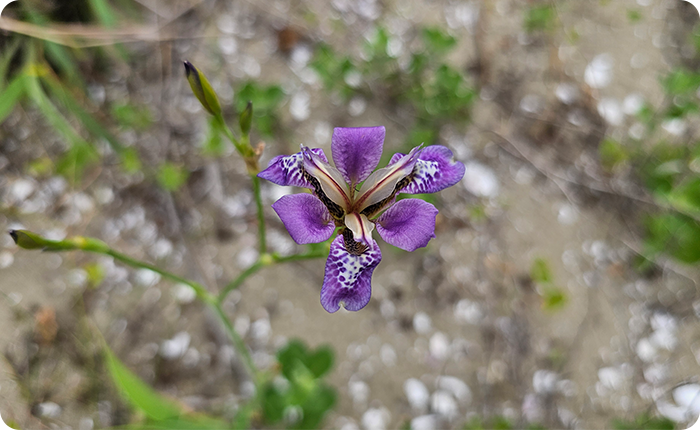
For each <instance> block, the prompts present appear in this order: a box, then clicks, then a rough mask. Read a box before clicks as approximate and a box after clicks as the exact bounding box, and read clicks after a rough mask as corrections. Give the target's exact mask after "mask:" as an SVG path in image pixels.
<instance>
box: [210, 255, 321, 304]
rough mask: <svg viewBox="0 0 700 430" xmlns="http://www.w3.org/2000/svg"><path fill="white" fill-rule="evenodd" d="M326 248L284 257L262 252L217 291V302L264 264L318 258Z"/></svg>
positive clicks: (222, 299) (221, 300)
mask: <svg viewBox="0 0 700 430" xmlns="http://www.w3.org/2000/svg"><path fill="white" fill-rule="evenodd" d="M327 252H328V250H327V249H321V250H313V251H309V252H305V253H303V254H294V255H288V256H286V257H280V256H279V255H277V254H272V255H270V254H262V255H261V256H260V257H259V258H258V261H256V262H255V263H253V264H252V265H251V266H250V267H248V268H247V269H245V270H244V271H243V272H242V273H241V274H240V275H238V277H236V279H234V280H233V281H231V282H229V283H228V284H227V285H226V286H225V287H224V288H223V290H221V292H220V293H219V299H218V300H219V303H221V302H223V301H224V300H225V299H226V296H228V294H229V293H230V292H231V291H233V290H235V289H236V288H238V287H240V286H241V284H242V283H243V282H244V281H245V280H246V279H248V278H249V277H250V276H251V275H253V274H255V273H256V272H257V271H259V270H260V269H262V268H263V267H265V266H269V265H271V264H276V263H288V262H290V261H300V260H310V259H313V258H320V257H325V256H326V254H327Z"/></svg>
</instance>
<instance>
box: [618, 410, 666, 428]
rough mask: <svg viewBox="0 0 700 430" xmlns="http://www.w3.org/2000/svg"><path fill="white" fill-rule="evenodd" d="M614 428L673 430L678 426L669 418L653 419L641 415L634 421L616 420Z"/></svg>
mask: <svg viewBox="0 0 700 430" xmlns="http://www.w3.org/2000/svg"><path fill="white" fill-rule="evenodd" d="M612 426H613V428H614V429H615V430H673V429H674V428H676V425H675V424H674V422H673V421H671V420H670V419H668V418H657V417H651V416H649V415H648V414H646V413H645V414H641V415H639V416H637V417H636V418H635V419H634V420H632V421H625V420H620V419H616V420H613V422H612Z"/></svg>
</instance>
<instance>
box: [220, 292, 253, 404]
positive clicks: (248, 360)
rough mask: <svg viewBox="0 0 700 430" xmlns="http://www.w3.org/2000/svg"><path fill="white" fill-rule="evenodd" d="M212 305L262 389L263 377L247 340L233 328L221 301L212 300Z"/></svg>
mask: <svg viewBox="0 0 700 430" xmlns="http://www.w3.org/2000/svg"><path fill="white" fill-rule="evenodd" d="M210 304H211V306H212V307H213V308H214V311H215V312H216V314H217V316H218V317H219V319H220V320H221V322H222V323H223V324H224V328H226V332H227V333H228V335H229V337H230V338H231V340H232V341H233V346H234V347H235V348H236V350H237V351H238V353H239V354H240V355H241V357H242V358H243V363H244V364H245V366H246V367H247V368H248V371H249V372H250V374H251V375H252V377H253V382H255V386H256V388H257V390H258V391H260V389H262V387H261V386H260V384H261V383H262V379H261V377H260V372H259V371H258V368H257V367H255V363H253V357H252V356H251V355H250V351H248V347H247V346H246V344H245V342H243V339H241V336H240V335H239V334H238V332H236V329H234V328H233V324H231V320H230V319H228V317H227V316H226V314H225V313H224V308H223V307H221V302H218V301H212V302H211V303H210Z"/></svg>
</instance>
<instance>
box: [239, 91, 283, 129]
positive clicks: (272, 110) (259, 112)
mask: <svg viewBox="0 0 700 430" xmlns="http://www.w3.org/2000/svg"><path fill="white" fill-rule="evenodd" d="M236 93H237V94H238V97H237V99H236V109H237V110H238V112H244V111H245V110H246V108H247V106H248V102H251V103H252V104H253V106H254V107H255V109H254V110H253V118H254V120H253V124H254V125H255V127H256V128H257V130H258V131H259V132H260V133H261V134H262V135H264V136H273V135H274V133H275V130H276V126H277V123H278V122H279V118H278V116H277V108H278V106H279V104H280V103H281V102H282V100H284V91H282V88H281V87H280V86H278V85H260V84H258V83H257V82H254V81H249V82H246V83H245V84H243V86H241V87H240V88H239V89H238V91H237V92H236Z"/></svg>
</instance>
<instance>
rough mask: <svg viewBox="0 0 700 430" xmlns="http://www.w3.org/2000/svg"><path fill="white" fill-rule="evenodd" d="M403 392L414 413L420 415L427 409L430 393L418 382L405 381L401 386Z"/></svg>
mask: <svg viewBox="0 0 700 430" xmlns="http://www.w3.org/2000/svg"><path fill="white" fill-rule="evenodd" d="M403 391H404V393H405V394H406V398H407V399H408V403H409V404H410V405H411V409H413V411H414V412H416V413H422V412H425V411H426V410H427V409H428V402H429V401H430V392H429V391H428V388H427V387H426V386H425V384H424V383H422V382H421V381H420V380H418V379H415V378H410V379H407V380H406V382H404V384H403Z"/></svg>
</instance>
